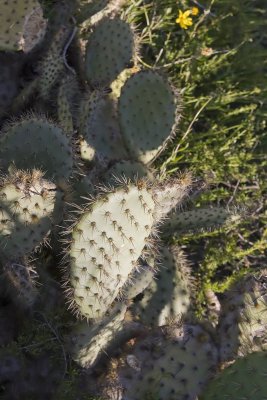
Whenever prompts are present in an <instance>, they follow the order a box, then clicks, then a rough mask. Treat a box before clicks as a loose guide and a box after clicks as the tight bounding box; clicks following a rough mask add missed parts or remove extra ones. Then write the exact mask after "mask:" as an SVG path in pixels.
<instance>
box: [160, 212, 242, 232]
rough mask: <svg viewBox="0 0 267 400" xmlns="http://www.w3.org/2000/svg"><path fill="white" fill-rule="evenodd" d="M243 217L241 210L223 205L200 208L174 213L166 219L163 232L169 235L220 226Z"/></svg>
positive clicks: (232, 222)
mask: <svg viewBox="0 0 267 400" xmlns="http://www.w3.org/2000/svg"><path fill="white" fill-rule="evenodd" d="M240 218H241V212H240V213H239V212H238V211H237V210H227V209H225V208H222V207H214V208H199V209H195V210H192V211H185V212H181V213H173V214H171V215H170V216H169V219H168V220H167V221H166V223H165V225H164V227H163V232H164V234H165V233H166V235H167V236H169V235H174V236H179V235H182V234H185V233H190V232H198V231H201V230H205V229H207V230H209V229H216V228H220V227H221V226H223V225H226V224H229V225H230V224H234V223H236V222H237V221H238V220H240Z"/></svg>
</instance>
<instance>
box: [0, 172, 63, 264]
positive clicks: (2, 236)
mask: <svg viewBox="0 0 267 400" xmlns="http://www.w3.org/2000/svg"><path fill="white" fill-rule="evenodd" d="M59 199H60V194H59V192H58V191H57V189H56V186H55V184H53V183H51V182H49V181H47V180H45V179H44V178H43V173H41V172H40V171H37V170H33V171H32V172H25V171H15V172H14V173H13V174H11V175H9V176H6V177H4V178H3V179H2V182H1V184H0V210H1V222H0V259H1V260H2V261H7V260H16V259H18V258H19V257H22V256H23V255H24V254H27V253H30V252H32V251H33V250H34V249H35V248H36V247H38V246H39V245H40V243H41V242H42V241H43V240H44V239H45V238H46V237H47V236H48V235H49V233H50V231H51V229H52V226H53V217H54V215H53V214H54V210H55V204H56V201H57V200H59Z"/></svg>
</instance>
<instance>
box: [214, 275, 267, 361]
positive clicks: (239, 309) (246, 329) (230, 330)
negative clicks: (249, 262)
mask: <svg viewBox="0 0 267 400" xmlns="http://www.w3.org/2000/svg"><path fill="white" fill-rule="evenodd" d="M266 285H267V270H266V269H264V270H261V271H260V272H259V273H257V274H255V275H248V276H247V277H245V278H243V279H241V280H240V281H239V282H238V283H237V284H235V285H233V286H232V288H231V289H229V291H227V292H226V293H225V297H224V298H223V299H222V302H221V305H222V309H221V316H220V319H219V326H218V333H219V340H220V355H221V360H222V361H229V360H233V359H235V358H236V356H242V355H246V354H247V353H250V352H253V351H261V350H267V340H266V339H267V291H266Z"/></svg>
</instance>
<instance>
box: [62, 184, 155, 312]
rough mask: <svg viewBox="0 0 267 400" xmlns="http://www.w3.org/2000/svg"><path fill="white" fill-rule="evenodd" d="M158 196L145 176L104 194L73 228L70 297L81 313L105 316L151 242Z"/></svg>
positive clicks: (83, 211)
mask: <svg viewBox="0 0 267 400" xmlns="http://www.w3.org/2000/svg"><path fill="white" fill-rule="evenodd" d="M154 206H155V203H154V200H153V197H152V195H151V193H150V191H149V190H148V189H147V188H146V185H145V183H144V182H137V184H125V185H124V186H122V187H118V188H116V189H114V190H111V192H109V191H108V190H107V191H106V193H104V194H103V195H102V196H99V197H98V198H97V199H96V200H95V201H93V202H92V203H91V204H89V206H88V207H87V208H85V209H84V210H82V211H81V216H80V217H79V218H78V220H77V221H76V222H75V223H74V225H73V226H72V227H71V228H70V229H69V233H70V235H71V239H70V244H69V247H68V248H67V250H66V255H67V257H69V262H70V265H69V267H68V272H69V274H68V275H69V276H68V278H67V283H68V286H69V299H70V303H71V305H73V308H74V310H75V311H76V312H77V314H78V315H81V316H83V317H86V318H87V319H88V318H100V317H102V316H103V315H104V314H105V313H106V311H107V310H108V309H109V307H110V305H111V303H112V302H113V301H114V300H115V298H116V297H117V296H118V295H119V294H120V290H121V288H122V287H123V285H124V284H125V282H126V281H127V280H128V279H129V276H130V275H131V273H132V272H133V271H134V270H135V269H136V268H137V267H138V265H139V264H138V259H139V257H140V256H141V255H142V252H143V249H144V247H145V245H147V246H149V245H150V235H151V233H152V226H153V224H154V219H153V211H154Z"/></svg>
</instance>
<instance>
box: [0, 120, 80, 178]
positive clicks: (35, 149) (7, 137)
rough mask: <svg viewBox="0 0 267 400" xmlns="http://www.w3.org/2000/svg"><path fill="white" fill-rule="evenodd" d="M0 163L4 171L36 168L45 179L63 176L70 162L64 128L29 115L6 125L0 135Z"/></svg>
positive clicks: (64, 176) (70, 147)
mask: <svg viewBox="0 0 267 400" xmlns="http://www.w3.org/2000/svg"><path fill="white" fill-rule="evenodd" d="M0 145H1V148H0V166H1V167H2V168H3V169H4V170H5V171H7V170H8V169H9V167H10V166H12V165H15V166H16V168H19V169H24V170H27V169H33V168H37V169H38V168H39V169H41V170H42V171H44V172H45V177H46V178H48V179H53V178H54V179H56V180H57V181H60V180H66V179H68V178H69V177H70V176H71V174H72V172H73V171H72V169H73V166H74V160H73V152H72V145H71V142H70V140H69V139H68V138H67V137H66V135H65V134H64V132H63V131H62V130H61V129H60V128H59V127H57V126H56V125H53V124H52V123H50V122H49V121H46V120H45V119H41V118H37V117H32V118H28V119H25V120H21V121H18V122H16V123H14V124H12V125H10V126H6V128H5V129H4V132H3V133H2V136H1V139H0Z"/></svg>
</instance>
